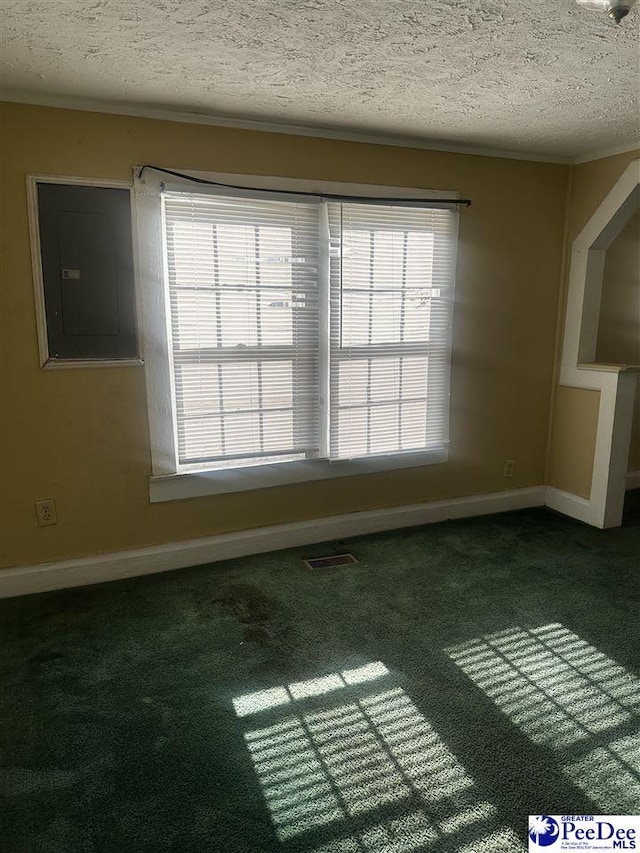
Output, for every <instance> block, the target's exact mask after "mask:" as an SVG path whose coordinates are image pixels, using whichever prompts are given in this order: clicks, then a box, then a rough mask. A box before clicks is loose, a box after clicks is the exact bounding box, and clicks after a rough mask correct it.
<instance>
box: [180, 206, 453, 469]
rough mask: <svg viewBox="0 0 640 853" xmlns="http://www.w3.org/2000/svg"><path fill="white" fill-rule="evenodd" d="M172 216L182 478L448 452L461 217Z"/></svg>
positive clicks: (237, 212)
mask: <svg viewBox="0 0 640 853" xmlns="http://www.w3.org/2000/svg"><path fill="white" fill-rule="evenodd" d="M163 209H164V223H165V262H166V280H167V288H168V306H169V311H168V316H169V318H170V324H169V325H170V329H169V333H170V343H171V346H170V353H171V372H172V377H173V388H172V404H173V414H174V421H175V432H176V449H177V463H178V465H179V466H181V467H182V468H183V469H184V468H189V467H194V468H198V467H204V468H214V469H215V468H237V467H243V466H246V465H255V464H266V463H272V462H287V461H297V460H303V459H318V458H322V459H329V460H336V461H338V460H346V459H358V458H363V457H372V456H390V455H396V454H401V453H412V452H413V453H416V452H420V451H431V450H440V449H442V448H444V447H445V446H446V444H447V443H448V413H449V369H450V364H449V362H450V352H451V312H452V302H453V287H454V273H455V256H456V237H457V219H458V213H457V210H454V209H450V208H424V207H410V206H400V205H396V206H393V205H385V204H372V203H366V202H363V203H351V202H350V203H346V202H345V203H341V202H338V201H324V202H320V201H315V200H308V201H307V200H306V199H300V198H299V197H296V198H295V199H291V198H283V197H282V196H280V197H278V196H277V195H271V196H266V197H265V196H257V195H256V197H253V196H252V195H251V194H239V195H238V196H235V195H221V194H217V193H208V192H201V193H191V192H173V191H172V192H165V193H164V194H163ZM167 402H169V401H167Z"/></svg>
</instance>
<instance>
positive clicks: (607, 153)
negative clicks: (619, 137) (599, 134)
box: [573, 139, 640, 166]
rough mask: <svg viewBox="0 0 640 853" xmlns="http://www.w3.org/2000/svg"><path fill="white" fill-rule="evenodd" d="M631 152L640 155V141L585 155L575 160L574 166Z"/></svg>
mask: <svg viewBox="0 0 640 853" xmlns="http://www.w3.org/2000/svg"><path fill="white" fill-rule="evenodd" d="M629 151H638V153H640V139H636V141H635V142H629V143H626V144H624V145H615V146H612V147H611V148H602V149H601V150H600V151H595V152H594V153H593V154H585V155H583V156H582V157H576V158H575V159H574V160H573V165H574V166H581V165H582V164H583V163H592V162H593V161H594V160H604V159H605V158H606V157H615V155H616V154H627V152H629Z"/></svg>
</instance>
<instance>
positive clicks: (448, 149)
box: [0, 90, 572, 165]
mask: <svg viewBox="0 0 640 853" xmlns="http://www.w3.org/2000/svg"><path fill="white" fill-rule="evenodd" d="M0 100H1V101H4V102H8V103H15V104H27V105H31V106H39V107H52V108H55V109H64V110H80V111H84V112H96V113H106V114H110V115H122V116H131V117H133V118H147V119H154V120H156V121H173V122H181V123H184V124H204V125H210V126H213V127H228V128H233V129H235V130H252V131H257V132H259V133H281V134H286V135H289V136H310V137H315V138H317V139H336V140H341V141H343V142H363V143H367V144H369V145H385V146H392V147H396V148H416V149H424V150H427V151H440V152H443V153H447V154H468V155H472V156H476V157H493V158H496V159H507V160H526V161H533V162H539V163H555V164H558V165H570V164H571V163H572V159H571V157H563V156H560V155H552V154H540V153H535V152H523V151H507V150H502V149H499V148H491V147H484V146H477V145H467V144H465V143H455V142H442V141H437V140H432V139H427V138H422V137H414V136H394V135H392V134H384V133H375V132H365V131H357V130H346V129H339V128H327V127H313V126H310V125H302V124H300V125H298V124H286V123H282V124H281V123H279V122H268V121H259V120H254V119H240V118H232V117H227V116H216V115H201V114H199V113H191V112H178V111H173V110H167V109H156V108H151V107H140V106H129V105H127V104H121V103H113V102H110V101H98V100H87V99H80V98H64V97H58V96H54V95H51V96H49V95H42V94H39V93H33V92H19V91H11V90H5V91H4V92H3V93H2V96H1V98H0Z"/></svg>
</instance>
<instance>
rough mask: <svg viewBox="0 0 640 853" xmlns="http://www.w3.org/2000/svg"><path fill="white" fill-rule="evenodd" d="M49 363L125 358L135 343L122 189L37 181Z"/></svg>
mask: <svg viewBox="0 0 640 853" xmlns="http://www.w3.org/2000/svg"><path fill="white" fill-rule="evenodd" d="M38 207H39V223H40V243H41V248H42V269H43V278H44V294H45V305H46V313H47V335H48V342H49V356H50V358H58V359H112V358H116V359H117V358H132V357H135V356H136V355H137V352H138V346H137V340H136V329H135V294H134V285H133V251H132V239H131V207H130V197H129V192H128V190H125V189H122V190H120V189H108V188H103V187H77V186H67V185H66V184H39V185H38Z"/></svg>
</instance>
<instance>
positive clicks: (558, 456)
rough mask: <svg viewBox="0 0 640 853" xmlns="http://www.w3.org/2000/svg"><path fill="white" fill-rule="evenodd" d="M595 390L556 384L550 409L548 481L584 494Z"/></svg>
mask: <svg viewBox="0 0 640 853" xmlns="http://www.w3.org/2000/svg"><path fill="white" fill-rule="evenodd" d="M599 406H600V392H599V391H585V390H584V389H583V388H567V387H565V386H563V385H561V386H560V387H559V388H558V393H557V395H556V402H555V406H554V410H553V438H554V440H553V442H552V445H551V453H550V458H549V471H550V482H551V484H552V485H553V486H555V487H556V488H557V489H562V491H564V492H572V493H573V494H574V495H580V496H581V497H583V498H588V497H589V495H590V493H591V475H592V472H593V456H594V453H595V447H596V430H597V427H598V410H599Z"/></svg>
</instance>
